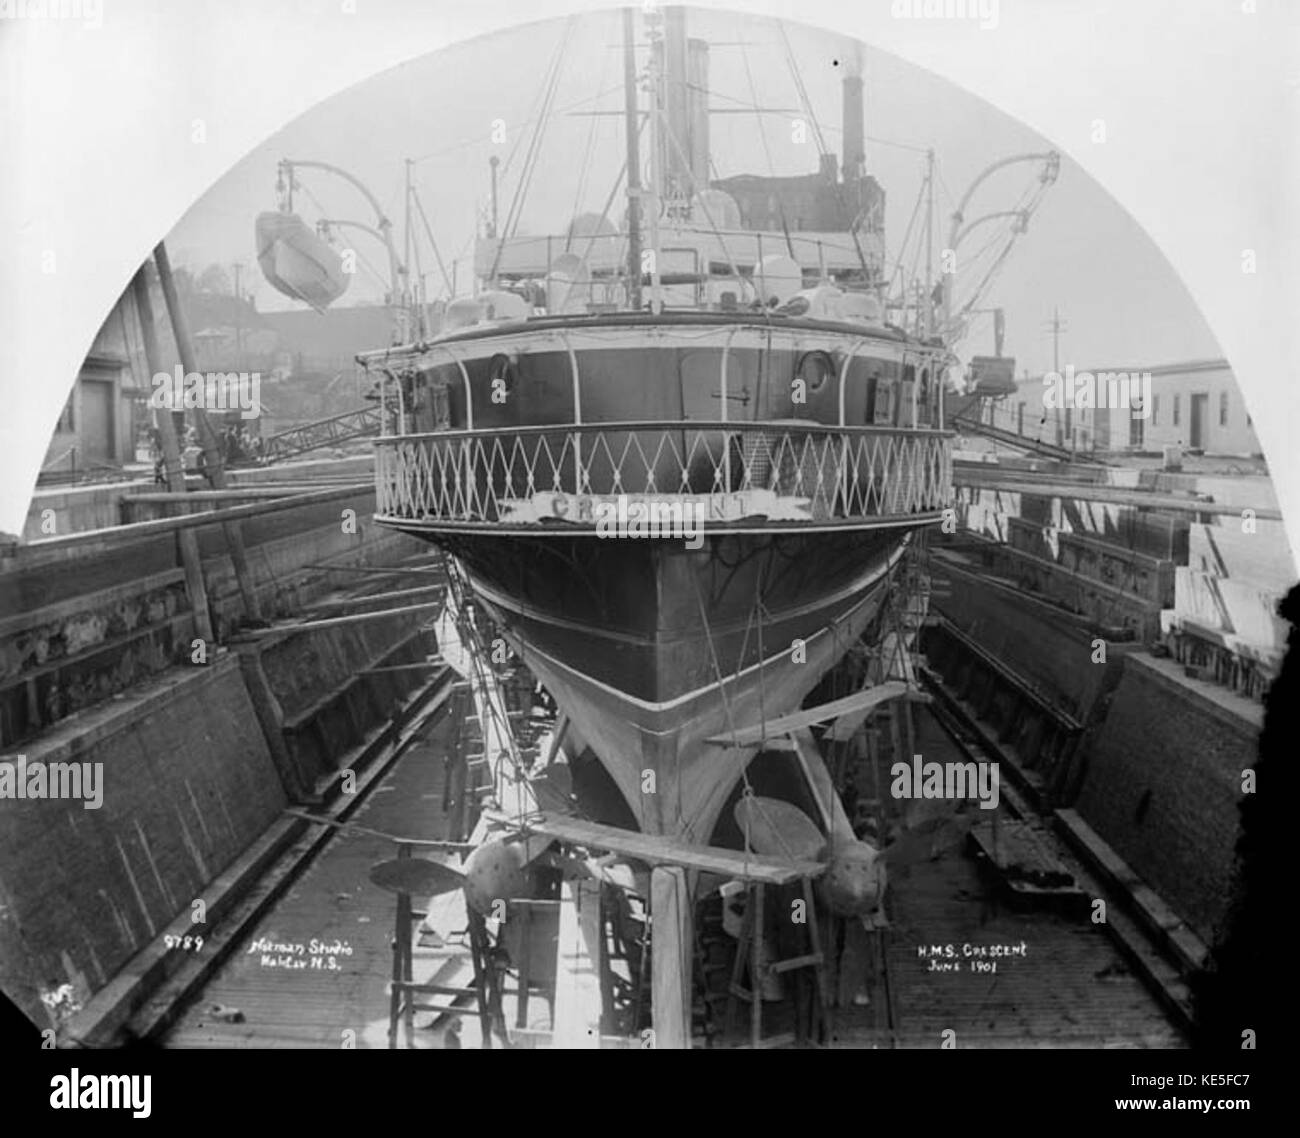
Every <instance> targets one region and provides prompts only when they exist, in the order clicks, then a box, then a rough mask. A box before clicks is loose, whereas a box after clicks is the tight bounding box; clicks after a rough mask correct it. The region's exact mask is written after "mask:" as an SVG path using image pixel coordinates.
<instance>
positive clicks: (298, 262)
mask: <svg viewBox="0 0 1300 1138" xmlns="http://www.w3.org/2000/svg"><path fill="white" fill-rule="evenodd" d="M256 235H257V263H258V264H259V265H260V266H261V267H262V275H263V276H264V277H265V278H266V279H267V282H268V283H269V284H270V285H271V287H272V288H274V289H275V290H276V291H277V292H280V293H283V294H284V295H285V296H287V297H289V298H290V299H291V300H300V301H302V302H303V303H304V304H309V305H311V306H312V308H314V309H316V311H317V312H323V311H324V310H325V309H326V308H328V307H329V306H330V305H331V304H332V303H334V301H336V300H338V298H339V297H340V296H342V295H343V293H344V292H346V291H347V287H348V274H347V273H345V272H344V271H343V258H342V257H341V256H340V255H339V253H338V252H337V251H336V250H335V249H334V248H333V246H331V245H330V244H329V243H328V242H327V241H325V240H324V239H323V238H322V237H320V236H319V235H318V234H317V233H316V232H315V231H314V230H313V229H312V228H311V227H310V226H309V225H308V224H307V223H306V222H305V221H303V219H302V218H301V217H299V216H298V215H297V214H296V213H286V212H280V211H270V212H267V213H262V214H258V217H257V222H256Z"/></svg>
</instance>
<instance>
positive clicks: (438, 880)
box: [370, 857, 465, 897]
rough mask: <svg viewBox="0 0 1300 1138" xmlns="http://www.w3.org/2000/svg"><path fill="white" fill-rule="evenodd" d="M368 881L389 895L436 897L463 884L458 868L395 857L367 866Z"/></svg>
mask: <svg viewBox="0 0 1300 1138" xmlns="http://www.w3.org/2000/svg"><path fill="white" fill-rule="evenodd" d="M370 880H371V881H373V882H374V883H375V884H376V885H378V886H379V888H380V889H387V890H388V891H389V892H390V893H409V894H411V895H413V896H417V897H437V896H439V895H441V894H443V893H450V892H452V891H453V890H455V889H459V888H461V887H462V886H463V885H464V884H465V875H464V874H463V873H461V871H460V870H459V869H455V868H453V867H452V866H450V865H443V864H442V863H441V862H436V861H429V860H428V859H427V858H422V857H398V858H393V860H392V861H381V862H379V863H378V864H377V865H372V866H371V867H370Z"/></svg>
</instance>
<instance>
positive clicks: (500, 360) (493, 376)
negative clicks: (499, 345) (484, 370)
mask: <svg viewBox="0 0 1300 1138" xmlns="http://www.w3.org/2000/svg"><path fill="white" fill-rule="evenodd" d="M517 377H518V371H517V369H516V368H515V365H514V361H513V360H511V358H510V357H509V356H508V355H506V354H505V353H504V352H498V353H497V354H496V355H495V356H493V357H492V360H491V362H490V363H489V364H488V387H489V388H490V389H491V391H492V394H493V397H494V398H497V397H498V395H499V394H505V395H509V394H510V393H512V392H513V391H514V389H515V380H516V378H517ZM498 401H499V399H498Z"/></svg>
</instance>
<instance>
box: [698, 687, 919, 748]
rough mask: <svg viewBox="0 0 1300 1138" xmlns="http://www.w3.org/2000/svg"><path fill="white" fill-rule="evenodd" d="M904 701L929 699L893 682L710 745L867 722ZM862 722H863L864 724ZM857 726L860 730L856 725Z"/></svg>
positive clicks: (719, 737) (723, 737)
mask: <svg viewBox="0 0 1300 1138" xmlns="http://www.w3.org/2000/svg"><path fill="white" fill-rule="evenodd" d="M904 698H906V699H918V700H921V701H922V702H924V701H925V700H926V699H927V698H928V697H927V696H926V695H925V694H924V693H923V692H919V691H917V690H916V689H915V688H913V687H909V686H908V685H907V684H905V683H903V682H902V681H900V680H890V681H889V682H888V683H883V684H875V685H873V686H872V687H869V688H863V689H862V690H861V691H857V692H854V693H853V694H852V695H846V696H845V697H844V698H843V699H834V700H831V702H830V703H823V704H819V705H818V706H816V707H807V708H804V709H802V710H800V711H792V712H791V713H790V714H789V715H781V716H778V717H777V718H776V719H769V720H767V722H766V723H754V724H751V725H749V726H746V727H740V728H738V729H737V730H736V731H735V732H733V733H731V734H728V735H715V736H714V737H713V738H711V739H710V740H709V742H710V743H717V744H718V745H720V746H724V747H726V746H731V747H746V746H752V745H753V744H755V743H760V742H762V741H763V740H764V739H765V738H771V737H773V736H781V735H786V734H789V733H790V732H791V731H797V730H799V729H800V728H801V727H811V726H812V725H813V724H814V723H825V722H826V721H827V720H831V719H839V718H840V717H841V716H847V715H860V716H862V718H865V717H866V714H867V713H868V712H870V711H872V710H874V709H875V708H877V707H879V706H880V705H881V704H883V703H888V702H889V701H890V700H891V699H904ZM858 722H861V720H859V721H858ZM854 726H855V727H856V724H855V725H854Z"/></svg>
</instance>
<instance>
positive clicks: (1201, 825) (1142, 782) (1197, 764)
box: [1074, 653, 1263, 943]
mask: <svg viewBox="0 0 1300 1138" xmlns="http://www.w3.org/2000/svg"><path fill="white" fill-rule="evenodd" d="M1262 724H1263V709H1262V708H1261V707H1260V706H1259V705H1258V704H1255V703H1252V702H1251V701H1249V700H1246V699H1243V698H1242V697H1240V696H1237V695H1235V694H1233V693H1232V692H1230V691H1227V690H1226V689H1223V688H1220V687H1217V686H1215V685H1212V684H1209V683H1205V682H1203V681H1200V680H1192V679H1189V678H1187V677H1186V676H1184V675H1183V671H1182V668H1181V667H1180V666H1179V665H1178V664H1176V663H1174V662H1173V661H1171V660H1168V659H1158V658H1155V657H1152V656H1149V655H1147V654H1145V653H1136V654H1134V655H1131V656H1129V657H1127V658H1126V659H1125V661H1124V671H1123V674H1122V676H1121V678H1120V682H1119V685H1118V687H1117V689H1116V691H1115V695H1114V698H1113V699H1112V701H1111V705H1110V709H1109V713H1108V714H1107V716H1106V719H1105V722H1104V723H1103V725H1102V727H1101V729H1100V731H1098V732H1097V734H1096V735H1095V737H1094V738H1093V739H1092V745H1091V747H1090V748H1089V753H1088V755H1087V767H1086V774H1085V776H1084V780H1083V784H1082V788H1081V790H1080V793H1079V797H1078V800H1077V801H1076V802H1075V804H1074V805H1075V809H1077V810H1078V812H1079V813H1080V814H1081V815H1082V816H1083V818H1084V819H1085V820H1086V821H1087V822H1088V824H1089V825H1090V826H1092V827H1093V829H1095V830H1096V831H1097V832H1098V833H1099V834H1100V835H1101V836H1102V837H1103V838H1104V839H1105V840H1106V841H1107V842H1108V843H1109V844H1110V845H1111V846H1112V847H1113V848H1114V849H1115V851H1116V852H1117V853H1118V854H1119V855H1120V856H1121V857H1122V858H1123V859H1124V860H1125V861H1126V862H1128V864H1129V865H1130V866H1132V867H1133V869H1134V870H1135V871H1136V872H1137V873H1138V875H1139V876H1141V877H1142V878H1143V879H1144V880H1145V881H1146V882H1147V883H1148V884H1149V885H1151V887H1152V888H1153V889H1155V891H1156V892H1157V893H1159V894H1160V895H1161V897H1162V898H1164V900H1165V901H1166V902H1168V903H1169V904H1170V905H1171V906H1172V907H1173V908H1174V910H1175V911H1176V912H1177V913H1178V915H1179V916H1181V917H1182V918H1183V920H1185V921H1186V922H1187V923H1188V925H1190V926H1191V927H1192V929H1193V930H1195V932H1196V933H1197V935H1198V936H1200V937H1201V939H1202V940H1204V941H1206V942H1207V943H1209V942H1212V941H1213V940H1214V933H1215V929H1216V926H1217V924H1218V922H1219V921H1220V920H1221V919H1222V918H1223V916H1224V914H1225V912H1226V910H1227V906H1228V903H1229V900H1230V895H1231V885H1232V869H1233V859H1234V848H1235V846H1236V841H1237V833H1238V828H1239V824H1240V815H1239V812H1238V809H1237V806H1238V803H1239V802H1240V799H1241V783H1242V771H1243V770H1245V769H1247V768H1249V767H1250V766H1252V765H1253V764H1254V762H1255V757H1256V752H1257V749H1258V740H1259V732H1260V729H1261V727H1262Z"/></svg>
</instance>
